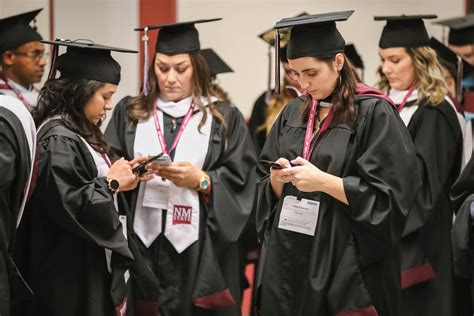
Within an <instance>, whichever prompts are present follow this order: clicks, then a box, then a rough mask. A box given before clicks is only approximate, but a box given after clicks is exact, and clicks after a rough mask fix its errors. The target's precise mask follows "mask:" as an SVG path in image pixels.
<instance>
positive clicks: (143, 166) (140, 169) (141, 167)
mask: <svg viewBox="0 0 474 316" xmlns="http://www.w3.org/2000/svg"><path fill="white" fill-rule="evenodd" d="M161 156H163V153H161V154H158V155H156V156H151V157H149V158H148V159H147V160H145V161H144V162H142V163H141V164H139V165H138V166H136V167H135V168H133V169H132V172H133V173H136V174H138V176H139V177H141V176H142V175H144V174H145V173H146V171H147V170H146V165H148V164H149V163H150V162H153V161H155V160H157V159H159V158H160V157H161Z"/></svg>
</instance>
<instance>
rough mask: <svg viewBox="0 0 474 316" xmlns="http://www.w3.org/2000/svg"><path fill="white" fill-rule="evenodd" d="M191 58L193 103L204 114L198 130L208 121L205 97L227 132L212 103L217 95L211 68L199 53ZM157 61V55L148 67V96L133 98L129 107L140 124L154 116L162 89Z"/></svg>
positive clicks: (128, 110) (133, 117)
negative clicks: (154, 109)
mask: <svg viewBox="0 0 474 316" xmlns="http://www.w3.org/2000/svg"><path fill="white" fill-rule="evenodd" d="M189 57H190V59H191V66H192V67H193V76H192V81H193V82H192V86H193V90H192V98H193V102H194V103H195V104H196V105H197V106H198V108H199V110H201V111H202V112H203V117H202V120H201V122H200V123H199V126H198V129H199V130H200V129H201V127H202V126H203V125H204V123H205V122H206V119H207V111H206V110H205V107H204V105H203V104H202V102H201V98H200V97H201V96H203V97H205V98H207V99H208V107H209V110H210V111H211V114H212V116H214V117H215V118H216V119H217V120H218V121H219V122H220V123H221V124H222V125H223V126H224V128H225V129H226V131H227V123H226V122H225V119H224V117H223V116H222V114H221V113H219V112H218V111H217V110H216V107H215V105H214V104H213V103H212V102H211V97H212V96H215V95H216V94H215V92H214V91H213V89H212V80H211V74H210V72H209V67H208V65H207V62H206V60H205V59H204V57H203V56H202V55H201V53H199V52H197V53H193V54H189ZM155 61H156V55H155V57H153V61H152V62H151V64H150V66H149V67H148V87H149V92H148V95H146V96H145V95H143V93H142V94H140V95H139V96H137V97H134V98H132V100H131V101H130V103H129V104H128V106H127V114H128V116H129V118H130V119H131V120H132V121H134V122H138V121H139V120H147V119H149V118H150V116H151V115H152V114H153V107H154V104H155V100H156V98H157V97H158V95H159V93H160V87H159V86H158V81H157V79H156V74H155Z"/></svg>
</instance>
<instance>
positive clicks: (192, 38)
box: [135, 18, 222, 55]
mask: <svg viewBox="0 0 474 316" xmlns="http://www.w3.org/2000/svg"><path fill="white" fill-rule="evenodd" d="M219 20H222V18H217V19H207V20H195V21H188V22H179V23H171V24H159V25H152V26H148V27H147V29H148V30H149V31H150V30H157V29H160V33H159V36H158V39H157V41H156V46H155V49H156V52H157V53H162V54H165V55H177V54H189V53H194V52H197V51H199V50H200V49H201V45H200V43H199V33H198V31H197V29H196V27H195V26H194V24H198V23H206V22H213V21H219ZM135 31H145V28H136V29H135Z"/></svg>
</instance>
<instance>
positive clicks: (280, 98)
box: [257, 81, 296, 135]
mask: <svg viewBox="0 0 474 316" xmlns="http://www.w3.org/2000/svg"><path fill="white" fill-rule="evenodd" d="M295 94H296V92H294V91H293V90H291V89H289V88H287V83H286V82H285V81H284V82H283V87H282V88H281V93H280V94H279V95H273V96H272V98H271V99H270V103H268V106H267V108H266V110H265V122H264V123H263V124H262V125H260V126H258V127H257V132H260V131H265V134H267V135H268V133H270V130H271V129H272V126H273V123H275V121H276V119H277V118H278V116H279V115H280V113H281V112H282V111H283V109H284V108H285V106H286V105H287V104H288V102H290V101H291V100H292V99H294V98H295V97H296V95H295Z"/></svg>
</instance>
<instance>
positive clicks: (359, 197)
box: [343, 100, 421, 265]
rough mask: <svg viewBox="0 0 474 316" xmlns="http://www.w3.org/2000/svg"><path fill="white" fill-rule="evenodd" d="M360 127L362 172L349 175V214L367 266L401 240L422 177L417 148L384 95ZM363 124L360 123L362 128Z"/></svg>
mask: <svg viewBox="0 0 474 316" xmlns="http://www.w3.org/2000/svg"><path fill="white" fill-rule="evenodd" d="M372 109H373V113H372V114H371V115H367V116H365V118H362V120H365V124H360V122H359V126H364V128H363V130H357V137H358V138H359V141H358V143H359V151H360V152H359V153H358V154H357V160H356V172H355V173H354V174H353V175H349V176H346V177H344V178H343V186H344V191H345V193H346V197H347V200H348V202H349V208H347V210H348V213H347V215H349V216H350V218H351V220H352V221H353V225H352V227H353V228H352V230H353V234H354V237H355V241H356V246H357V249H358V255H359V260H360V262H361V264H362V265H364V264H370V263H372V262H375V261H377V260H379V259H381V258H383V257H384V256H385V255H386V252H387V251H389V250H390V249H392V247H393V246H394V245H395V244H398V243H399V241H400V239H401V236H402V232H403V227H404V225H405V223H406V219H407V215H408V211H409V209H410V207H411V205H412V204H413V201H414V199H415V197H416V193H417V192H418V190H419V188H420V186H421V182H420V179H419V177H417V174H418V173H417V170H416V157H415V149H414V147H413V143H412V141H411V138H410V135H409V133H408V130H407V129H406V128H405V126H404V124H403V122H402V120H401V119H400V118H399V116H398V114H397V113H396V112H395V111H396V110H395V109H394V108H393V107H392V106H391V105H389V104H388V102H386V101H384V100H378V101H377V104H375V105H374V107H373V108H372ZM359 129H360V128H359Z"/></svg>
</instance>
